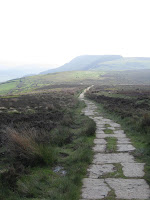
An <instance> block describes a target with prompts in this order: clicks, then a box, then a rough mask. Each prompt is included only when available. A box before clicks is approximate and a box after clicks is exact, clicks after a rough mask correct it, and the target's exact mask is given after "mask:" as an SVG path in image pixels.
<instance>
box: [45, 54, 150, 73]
mask: <svg viewBox="0 0 150 200" xmlns="http://www.w3.org/2000/svg"><path fill="white" fill-rule="evenodd" d="M137 69H150V58H146V57H145V58H142V57H131V58H128V57H122V56H119V55H84V56H78V57H76V58H74V59H73V60H71V61H70V62H69V63H66V64H64V65H63V66H61V67H58V68H55V69H51V70H47V71H44V72H42V73H41V74H48V73H55V72H63V71H85V70H87V71H91V70H92V71H123V70H137Z"/></svg>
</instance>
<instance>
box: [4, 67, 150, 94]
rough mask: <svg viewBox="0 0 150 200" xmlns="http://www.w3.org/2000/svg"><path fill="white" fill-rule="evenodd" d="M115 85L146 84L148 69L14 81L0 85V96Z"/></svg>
mask: <svg viewBox="0 0 150 200" xmlns="http://www.w3.org/2000/svg"><path fill="white" fill-rule="evenodd" d="M62 84H64V85H65V87H66V85H109V84H110V85H117V84H119V85H120V84H125V85H128V84H135V85H140V84H142V85H143V84H148V85H150V69H145V70H129V71H127V70H126V71H108V72H106V71H105V72H104V71H69V72H59V73H53V74H46V75H36V76H30V77H24V78H21V79H15V80H11V81H7V82H5V83H1V84H0V95H6V94H18V93H25V92H28V93H29V92H32V91H34V90H39V89H41V90H43V89H51V88H52V87H54V86H55V85H58V88H59V85H62Z"/></svg>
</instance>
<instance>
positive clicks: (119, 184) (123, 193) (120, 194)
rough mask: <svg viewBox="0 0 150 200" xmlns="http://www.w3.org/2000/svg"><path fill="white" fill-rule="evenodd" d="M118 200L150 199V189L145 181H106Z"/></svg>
mask: <svg viewBox="0 0 150 200" xmlns="http://www.w3.org/2000/svg"><path fill="white" fill-rule="evenodd" d="M105 181H106V183H107V184H108V185H109V186H110V187H111V188H112V189H114V191H115V194H116V197H117V198H118V199H140V200H143V199H149V198H150V188H149V186H148V184H147V183H146V181H145V180H144V179H121V178H120V179H115V178H108V179H105Z"/></svg>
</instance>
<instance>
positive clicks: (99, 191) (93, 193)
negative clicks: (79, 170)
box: [82, 178, 111, 200]
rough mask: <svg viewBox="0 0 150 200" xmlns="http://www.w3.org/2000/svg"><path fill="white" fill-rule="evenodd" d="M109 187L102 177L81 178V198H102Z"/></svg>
mask: <svg viewBox="0 0 150 200" xmlns="http://www.w3.org/2000/svg"><path fill="white" fill-rule="evenodd" d="M109 191H111V190H110V188H109V187H108V186H107V184H106V183H104V180H103V179H91V178H84V179H83V187H82V198H83V199H93V200H94V199H97V200H99V199H103V198H104V197H106V196H107V194H108V192H109Z"/></svg>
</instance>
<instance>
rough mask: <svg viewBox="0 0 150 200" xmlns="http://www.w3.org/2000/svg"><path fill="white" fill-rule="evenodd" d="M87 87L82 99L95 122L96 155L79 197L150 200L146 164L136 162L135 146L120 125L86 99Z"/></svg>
mask: <svg viewBox="0 0 150 200" xmlns="http://www.w3.org/2000/svg"><path fill="white" fill-rule="evenodd" d="M88 89H89V88H88ZM88 89H86V90H85V91H84V92H83V93H82V94H81V95H80V97H79V98H80V100H83V101H85V103H86V105H87V107H86V108H85V109H84V110H83V112H84V114H85V115H87V116H88V117H90V118H91V119H93V120H94V121H95V122H96V127H97V129H96V139H95V140H94V144H95V146H94V147H93V151H94V153H95V155H94V159H93V162H92V164H91V166H89V168H88V170H87V173H88V174H87V178H84V179H83V186H82V194H81V199H80V200H93V199H95V200H96V199H97V200H100V199H107V200H114V199H118V200H121V199H125V200H127V199H132V200H133V199H134V200H135V199H136V200H139V199H140V200H143V199H145V200H148V199H149V200H150V188H149V186H148V184H147V183H146V181H145V180H144V179H143V178H142V177H143V176H144V163H137V162H136V161H135V159H134V157H133V155H132V154H131V152H132V151H134V150H135V148H134V147H133V146H132V144H131V142H130V139H129V138H127V137H126V134H125V133H124V131H123V130H122V129H121V126H120V125H119V124H117V123H115V122H113V121H112V120H110V119H106V118H103V117H102V116H101V115H100V114H99V113H98V112H97V111H96V110H97V107H96V105H95V104H94V103H92V102H91V101H89V100H86V99H85V98H84V93H85V92H86V91H87V90H88ZM108 129H109V130H111V131H110V134H107V132H106V133H105V131H106V130H108ZM109 139H114V140H116V149H115V150H114V152H109V151H108V145H109Z"/></svg>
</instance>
